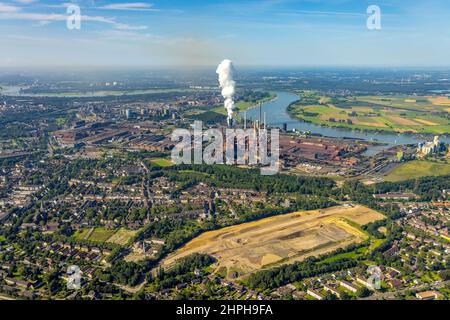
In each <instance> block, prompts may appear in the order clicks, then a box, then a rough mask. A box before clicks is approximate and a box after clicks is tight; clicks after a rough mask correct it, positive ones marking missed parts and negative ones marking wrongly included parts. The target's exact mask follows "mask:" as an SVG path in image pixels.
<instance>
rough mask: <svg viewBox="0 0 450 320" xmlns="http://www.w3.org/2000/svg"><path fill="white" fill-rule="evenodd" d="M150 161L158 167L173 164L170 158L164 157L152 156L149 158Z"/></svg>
mask: <svg viewBox="0 0 450 320" xmlns="http://www.w3.org/2000/svg"><path fill="white" fill-rule="evenodd" d="M150 162H151V163H153V164H156V165H158V166H160V167H170V166H171V165H173V163H172V160H170V159H166V158H153V159H150Z"/></svg>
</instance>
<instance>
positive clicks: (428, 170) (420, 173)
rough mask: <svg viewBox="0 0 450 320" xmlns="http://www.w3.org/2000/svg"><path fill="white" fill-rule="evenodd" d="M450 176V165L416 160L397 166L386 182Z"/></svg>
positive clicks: (388, 175)
mask: <svg viewBox="0 0 450 320" xmlns="http://www.w3.org/2000/svg"><path fill="white" fill-rule="evenodd" d="M448 174H450V164H449V163H441V162H434V161H427V160H414V161H409V162H406V163H403V164H401V165H399V166H396V167H395V168H394V169H393V170H392V171H391V172H389V173H388V174H387V175H386V176H385V177H383V179H384V180H386V181H402V180H409V179H416V178H421V177H427V176H443V175H448Z"/></svg>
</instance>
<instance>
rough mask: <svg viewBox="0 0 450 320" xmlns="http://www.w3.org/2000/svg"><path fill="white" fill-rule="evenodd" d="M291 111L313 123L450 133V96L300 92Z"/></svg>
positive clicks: (359, 127) (410, 131)
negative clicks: (334, 96)
mask: <svg viewBox="0 0 450 320" xmlns="http://www.w3.org/2000/svg"><path fill="white" fill-rule="evenodd" d="M300 95H301V96H302V99H301V100H300V102H299V103H297V104H295V105H293V106H291V107H290V112H291V114H292V115H293V116H294V117H296V118H299V119H301V120H304V121H307V122H311V123H314V124H319V125H325V126H333V127H345V128H349V129H358V130H372V131H389V132H398V133H402V132H409V133H430V134H445V133H450V118H449V117H450V114H449V106H450V100H449V99H448V98H447V97H429V96H423V97H417V96H406V95H405V96H352V97H345V98H329V97H321V96H319V95H318V93H314V92H308V93H307V94H306V95H305V93H304V92H302V93H300Z"/></svg>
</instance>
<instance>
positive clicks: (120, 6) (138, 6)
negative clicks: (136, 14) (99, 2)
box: [98, 2, 159, 11]
mask: <svg viewBox="0 0 450 320" xmlns="http://www.w3.org/2000/svg"><path fill="white" fill-rule="evenodd" d="M98 9H104V10H128V11H159V10H158V9H154V8H153V4H151V3H143V2H133V3H114V4H108V5H105V6H101V7H99V8H98Z"/></svg>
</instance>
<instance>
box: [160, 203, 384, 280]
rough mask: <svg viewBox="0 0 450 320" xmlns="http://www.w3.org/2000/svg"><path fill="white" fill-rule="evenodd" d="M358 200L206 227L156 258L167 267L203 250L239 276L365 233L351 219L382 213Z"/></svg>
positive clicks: (327, 249)
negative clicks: (323, 207) (160, 258)
mask: <svg viewBox="0 0 450 320" xmlns="http://www.w3.org/2000/svg"><path fill="white" fill-rule="evenodd" d="M383 218H384V216H383V215H381V214H380V213H378V212H376V211H373V210H371V209H368V208H365V207H362V206H353V207H351V206H337V207H333V208H329V209H324V210H313V211H303V212H295V213H291V214H286V215H280V216H275V217H270V218H266V219H262V220H258V221H254V222H249V223H244V224H241V225H236V226H232V227H227V228H223V229H220V230H216V231H211V232H206V233H204V234H202V235H200V236H198V237H197V238H195V239H193V240H192V241H190V242H189V243H187V244H186V245H185V246H184V247H182V248H180V249H179V250H178V251H176V252H175V253H174V254H172V255H170V256H169V257H167V258H166V259H165V260H163V261H162V265H163V266H164V267H170V266H171V265H173V264H174V263H175V262H176V260H178V259H180V258H182V257H185V256H188V255H190V254H193V253H197V252H200V253H208V254H210V255H212V256H214V257H215V258H216V259H217V260H218V266H217V268H218V269H220V268H222V267H225V268H227V270H228V271H229V272H230V271H232V272H234V273H237V274H238V275H239V276H243V275H246V274H248V273H251V272H253V271H256V270H259V269H262V268H264V267H267V266H269V265H270V266H273V265H276V264H282V263H292V262H294V261H301V260H303V259H305V258H307V257H309V256H317V255H320V254H324V253H327V252H330V251H333V250H335V249H337V248H340V247H346V246H348V245H349V244H351V243H357V242H361V241H363V240H364V239H366V235H365V234H364V233H363V232H361V231H360V230H359V229H358V228H357V226H356V227H355V224H356V225H364V224H367V223H369V222H372V221H376V220H380V219H383Z"/></svg>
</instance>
